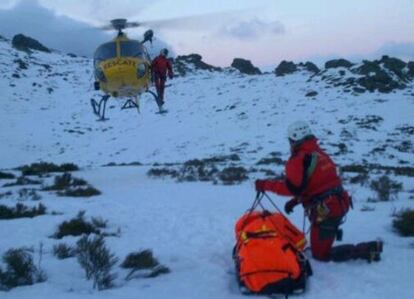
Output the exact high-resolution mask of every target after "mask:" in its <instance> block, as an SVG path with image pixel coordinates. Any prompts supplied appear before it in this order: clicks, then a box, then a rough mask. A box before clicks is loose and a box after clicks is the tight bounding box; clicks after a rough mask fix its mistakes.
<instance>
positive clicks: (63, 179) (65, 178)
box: [43, 172, 88, 191]
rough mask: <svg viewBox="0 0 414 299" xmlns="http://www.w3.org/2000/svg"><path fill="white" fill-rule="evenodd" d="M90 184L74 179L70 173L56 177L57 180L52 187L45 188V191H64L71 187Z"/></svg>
mask: <svg viewBox="0 0 414 299" xmlns="http://www.w3.org/2000/svg"><path fill="white" fill-rule="evenodd" d="M87 185H88V183H87V182H86V181H85V180H84V179H78V178H75V177H72V175H71V174H70V173H68V172H65V173H64V174H62V175H57V176H55V180H54V183H53V185H52V186H48V187H45V188H44V189H43V190H46V191H49V190H64V189H67V188H70V187H78V186H87Z"/></svg>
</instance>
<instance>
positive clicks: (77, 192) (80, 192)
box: [58, 186, 102, 197]
mask: <svg viewBox="0 0 414 299" xmlns="http://www.w3.org/2000/svg"><path fill="white" fill-rule="evenodd" d="M101 194H102V192H101V191H99V190H98V189H96V188H95V187H92V186H87V187H86V188H75V189H67V190H64V191H61V192H58V195H59V196H68V197H91V196H96V195H101Z"/></svg>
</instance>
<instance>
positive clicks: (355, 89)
mask: <svg viewBox="0 0 414 299" xmlns="http://www.w3.org/2000/svg"><path fill="white" fill-rule="evenodd" d="M352 90H353V91H354V92H356V93H364V92H366V89H365V88H361V87H354V88H353V89H352Z"/></svg>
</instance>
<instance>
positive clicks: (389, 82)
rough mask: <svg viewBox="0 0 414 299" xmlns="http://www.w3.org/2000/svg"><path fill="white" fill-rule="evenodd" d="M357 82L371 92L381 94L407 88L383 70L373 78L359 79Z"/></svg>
mask: <svg viewBox="0 0 414 299" xmlns="http://www.w3.org/2000/svg"><path fill="white" fill-rule="evenodd" d="M357 82H358V84H359V85H361V86H362V87H364V88H365V89H367V90H369V91H371V92H373V91H375V90H378V91H379V92H383V93H389V92H391V91H393V90H394V89H401V88H404V87H405V85H404V84H402V83H400V82H397V81H394V80H393V79H392V78H391V76H390V75H388V74H387V73H386V72H385V71H383V70H381V71H379V72H377V73H375V75H373V76H366V77H362V78H359V79H358V80H357Z"/></svg>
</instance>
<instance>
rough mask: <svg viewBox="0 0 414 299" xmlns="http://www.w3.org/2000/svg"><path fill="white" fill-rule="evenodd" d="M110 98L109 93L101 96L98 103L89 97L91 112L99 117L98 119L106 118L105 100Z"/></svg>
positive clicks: (103, 119)
mask: <svg viewBox="0 0 414 299" xmlns="http://www.w3.org/2000/svg"><path fill="white" fill-rule="evenodd" d="M109 98H110V96H109V95H104V96H102V98H101V100H100V101H99V103H98V102H97V101H95V99H91V106H92V109H93V113H94V114H95V115H96V116H98V117H99V119H98V120H99V121H105V120H108V118H105V110H106V102H107V101H108V99H109Z"/></svg>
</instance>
